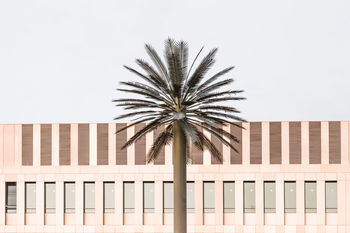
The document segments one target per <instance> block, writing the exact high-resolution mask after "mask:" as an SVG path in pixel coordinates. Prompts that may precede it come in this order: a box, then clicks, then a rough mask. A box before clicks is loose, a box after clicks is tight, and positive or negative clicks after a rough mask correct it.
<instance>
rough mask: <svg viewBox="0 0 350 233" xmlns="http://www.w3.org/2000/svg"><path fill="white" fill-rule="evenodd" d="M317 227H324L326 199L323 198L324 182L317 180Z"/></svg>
mask: <svg viewBox="0 0 350 233" xmlns="http://www.w3.org/2000/svg"><path fill="white" fill-rule="evenodd" d="M316 185H317V188H316V189H317V225H325V223H326V216H325V211H326V206H325V203H326V198H325V181H324V180H323V179H322V180H320V179H318V180H317V183H316Z"/></svg>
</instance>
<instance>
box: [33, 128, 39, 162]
mask: <svg viewBox="0 0 350 233" xmlns="http://www.w3.org/2000/svg"><path fill="white" fill-rule="evenodd" d="M33 166H34V167H38V166H40V124H34V125H33Z"/></svg>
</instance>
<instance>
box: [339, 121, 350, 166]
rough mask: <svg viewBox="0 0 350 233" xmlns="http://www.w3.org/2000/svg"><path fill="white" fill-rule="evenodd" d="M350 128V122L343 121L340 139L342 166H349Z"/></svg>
mask: <svg viewBox="0 0 350 233" xmlns="http://www.w3.org/2000/svg"><path fill="white" fill-rule="evenodd" d="M349 137H350V128H349V122H347V121H341V122H340V139H341V164H343V165H348V164H349V155H350V150H349V147H350V138H349Z"/></svg>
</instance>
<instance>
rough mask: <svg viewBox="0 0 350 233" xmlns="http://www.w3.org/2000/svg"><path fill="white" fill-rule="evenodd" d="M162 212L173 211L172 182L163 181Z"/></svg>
mask: <svg viewBox="0 0 350 233" xmlns="http://www.w3.org/2000/svg"><path fill="white" fill-rule="evenodd" d="M163 190H164V191H163V195H164V197H163V208H164V209H163V212H164V213H172V212H174V184H173V182H164V183H163Z"/></svg>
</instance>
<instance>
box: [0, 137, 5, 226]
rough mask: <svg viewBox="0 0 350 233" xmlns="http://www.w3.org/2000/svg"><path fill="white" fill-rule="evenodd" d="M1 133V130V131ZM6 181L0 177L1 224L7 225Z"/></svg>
mask: <svg viewBox="0 0 350 233" xmlns="http://www.w3.org/2000/svg"><path fill="white" fill-rule="evenodd" d="M0 133H1V132H0ZM5 188H6V187H5V181H4V180H3V179H2V177H0V200H3V201H0V226H4V225H5V200H6V191H5Z"/></svg>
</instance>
